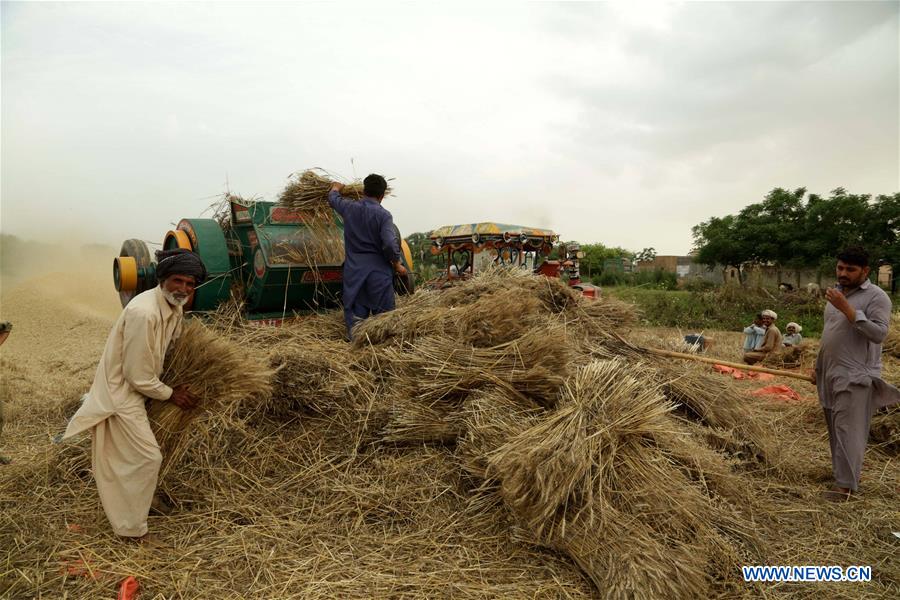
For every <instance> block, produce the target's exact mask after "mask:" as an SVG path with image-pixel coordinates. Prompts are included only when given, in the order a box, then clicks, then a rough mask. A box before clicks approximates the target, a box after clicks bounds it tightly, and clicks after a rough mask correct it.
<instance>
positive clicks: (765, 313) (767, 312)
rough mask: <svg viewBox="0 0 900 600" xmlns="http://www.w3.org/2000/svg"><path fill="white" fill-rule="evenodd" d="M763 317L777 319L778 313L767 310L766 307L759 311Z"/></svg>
mask: <svg viewBox="0 0 900 600" xmlns="http://www.w3.org/2000/svg"><path fill="white" fill-rule="evenodd" d="M760 314H761V315H762V316H764V317H772V318H773V319H777V318H778V315H776V314H775V311H774V310H769V309H768V308H767V309H766V310H764V311H762V312H761V313H760Z"/></svg>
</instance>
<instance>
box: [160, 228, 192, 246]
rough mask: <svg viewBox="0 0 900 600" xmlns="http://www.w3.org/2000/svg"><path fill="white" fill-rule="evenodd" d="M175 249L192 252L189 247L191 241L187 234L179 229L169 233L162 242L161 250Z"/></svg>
mask: <svg viewBox="0 0 900 600" xmlns="http://www.w3.org/2000/svg"><path fill="white" fill-rule="evenodd" d="M175 248H184V249H185V250H191V251H193V250H194V247H193V246H192V245H191V239H190V238H189V237H188V234H187V233H185V232H184V231H182V230H180V229H175V230H174V231H169V232H167V233H166V237H165V239H164V240H163V250H174V249H175Z"/></svg>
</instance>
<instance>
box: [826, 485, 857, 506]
mask: <svg viewBox="0 0 900 600" xmlns="http://www.w3.org/2000/svg"><path fill="white" fill-rule="evenodd" d="M852 495H853V492H852V491H850V488H845V487H840V486H837V485H834V486H832V487H831V489H830V490H826V491H824V492H822V498H823V499H825V500H828V501H829V502H847V501H848V500H850V498H851V496H852Z"/></svg>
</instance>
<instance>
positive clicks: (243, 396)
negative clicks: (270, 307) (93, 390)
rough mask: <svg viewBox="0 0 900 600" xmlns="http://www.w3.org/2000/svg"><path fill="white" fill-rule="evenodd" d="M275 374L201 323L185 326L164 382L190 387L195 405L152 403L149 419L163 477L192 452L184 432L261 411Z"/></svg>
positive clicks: (165, 370)
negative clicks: (199, 423) (211, 419)
mask: <svg viewBox="0 0 900 600" xmlns="http://www.w3.org/2000/svg"><path fill="white" fill-rule="evenodd" d="M272 375H273V372H272V370H271V369H270V368H269V366H268V364H267V362H266V361H265V359H264V357H259V356H254V355H250V354H248V353H247V352H246V351H245V350H244V349H243V348H242V347H241V346H240V345H238V344H237V343H235V342H234V341H232V340H229V339H228V338H227V337H225V336H223V335H220V334H218V333H216V332H215V331H213V330H211V329H210V328H208V327H206V326H205V325H204V324H203V323H201V322H200V321H199V320H196V319H193V320H189V321H186V322H185V324H184V327H183V329H182V332H181V336H180V337H179V338H178V339H177V340H176V341H175V342H174V344H173V346H172V349H171V350H170V352H169V354H168V355H167V356H166V361H165V366H164V367H163V373H162V375H161V376H160V380H162V381H163V382H164V383H166V384H167V385H169V386H170V387H172V388H174V387H177V386H179V385H184V386H186V387H187V389H188V390H189V391H190V392H191V393H192V394H194V395H195V396H196V397H197V405H196V406H195V407H194V408H193V409H190V410H182V409H181V408H179V407H178V406H177V405H176V404H175V403H174V402H169V401H162V402H160V401H156V400H154V401H151V403H150V409H149V410H148V413H147V414H148V417H149V418H150V425H151V428H152V429H153V434H154V435H155V436H156V441H157V443H158V444H159V447H160V451H161V452H162V455H163V465H162V467H161V469H160V478H163V477H164V476H165V474H166V473H167V472H168V469H169V468H170V466H171V465H173V464H175V463H177V462H178V459H179V458H180V457H181V456H182V454H183V453H184V452H185V450H186V448H187V447H188V445H189V439H190V436H189V435H188V434H187V433H186V430H187V429H188V428H189V427H190V425H191V423H192V422H194V420H195V419H197V418H198V417H201V416H209V415H214V416H216V417H217V418H221V419H225V420H232V419H234V418H235V417H238V416H240V414H242V413H250V412H253V411H255V410H258V409H260V408H262V406H263V405H264V403H265V402H266V400H267V399H268V398H269V396H270V394H271V391H272V384H271V380H272Z"/></svg>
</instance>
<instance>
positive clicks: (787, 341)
mask: <svg viewBox="0 0 900 600" xmlns="http://www.w3.org/2000/svg"><path fill="white" fill-rule="evenodd" d="M784 330H785V332H786V333H787V335H785V336H784V345H785V346H799V345H800V344H801V343H802V342H803V336H802V335H800V332H801V331H803V328H802V327H800V326H799V325H798V324H796V323H794V322H791V323H788V324H787V327H785V328H784Z"/></svg>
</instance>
